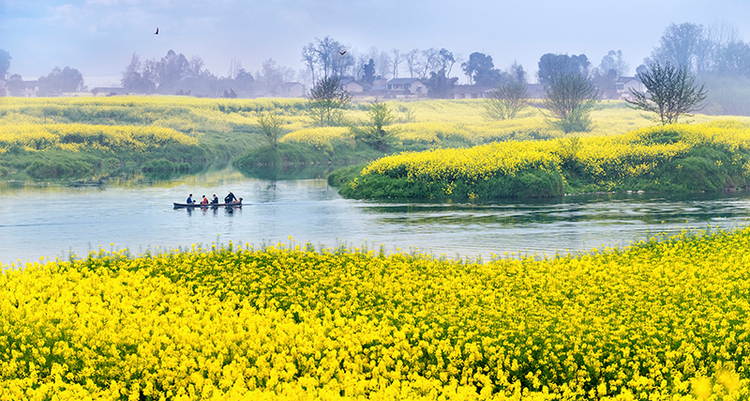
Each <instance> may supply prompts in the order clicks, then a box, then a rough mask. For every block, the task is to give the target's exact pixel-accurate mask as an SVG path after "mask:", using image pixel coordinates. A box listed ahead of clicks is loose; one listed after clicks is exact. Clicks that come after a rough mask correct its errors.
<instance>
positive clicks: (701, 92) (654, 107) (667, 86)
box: [626, 62, 706, 125]
mask: <svg viewBox="0 0 750 401" xmlns="http://www.w3.org/2000/svg"><path fill="white" fill-rule="evenodd" d="M638 78H639V79H640V80H641V82H643V86H645V87H646V90H647V92H645V93H644V92H640V91H636V90H633V89H630V93H631V94H632V95H633V97H634V99H633V100H632V101H631V100H627V99H626V101H627V102H628V103H629V105H630V107H632V108H634V109H637V110H643V111H647V112H652V113H656V114H657V115H658V116H659V119H660V120H661V123H662V125H667V124H672V123H676V122H677V120H678V118H679V117H680V116H681V115H687V116H689V115H690V113H693V112H696V111H700V110H702V109H703V106H701V103H702V102H703V101H704V100H705V99H706V91H705V89H704V88H703V85H701V86H700V88H699V87H698V86H697V85H696V84H695V78H694V77H693V74H691V73H690V71H689V70H688V67H678V66H675V65H673V64H671V63H666V64H664V65H661V64H659V63H658V62H655V63H653V64H652V65H651V66H649V67H648V68H647V69H646V70H643V71H641V72H639V73H638Z"/></svg>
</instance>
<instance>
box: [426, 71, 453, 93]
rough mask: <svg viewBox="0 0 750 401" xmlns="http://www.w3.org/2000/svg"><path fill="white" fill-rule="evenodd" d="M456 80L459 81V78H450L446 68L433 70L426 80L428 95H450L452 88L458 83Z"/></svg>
mask: <svg viewBox="0 0 750 401" xmlns="http://www.w3.org/2000/svg"><path fill="white" fill-rule="evenodd" d="M456 81H458V78H455V77H454V78H448V77H447V76H446V73H445V70H444V69H441V70H440V71H437V72H435V71H433V72H431V73H430V78H429V79H427V81H426V82H425V86H426V87H427V96H429V97H431V98H435V99H444V98H446V97H448V95H449V94H450V91H451V89H453V86H455V85H456Z"/></svg>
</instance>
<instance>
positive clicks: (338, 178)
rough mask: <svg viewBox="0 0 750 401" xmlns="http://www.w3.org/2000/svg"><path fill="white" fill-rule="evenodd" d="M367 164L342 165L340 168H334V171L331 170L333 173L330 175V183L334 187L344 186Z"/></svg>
mask: <svg viewBox="0 0 750 401" xmlns="http://www.w3.org/2000/svg"><path fill="white" fill-rule="evenodd" d="M365 166H366V164H357V165H355V166H348V167H342V168H340V169H337V170H334V171H333V172H331V174H329V175H328V179H327V180H328V185H330V186H332V187H334V188H339V187H341V186H343V185H344V184H346V183H348V182H349V181H351V180H353V179H354V178H355V177H357V176H358V175H359V173H361V172H362V169H363V168H365Z"/></svg>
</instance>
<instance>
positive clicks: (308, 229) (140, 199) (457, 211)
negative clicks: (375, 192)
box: [0, 171, 750, 264]
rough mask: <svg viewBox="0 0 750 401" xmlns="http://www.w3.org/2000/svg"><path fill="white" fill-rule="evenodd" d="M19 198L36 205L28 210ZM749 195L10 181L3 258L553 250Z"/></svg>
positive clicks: (663, 225)
mask: <svg viewBox="0 0 750 401" xmlns="http://www.w3.org/2000/svg"><path fill="white" fill-rule="evenodd" d="M230 190H231V191H233V192H234V193H235V194H236V195H237V196H238V197H242V198H244V201H243V207H242V208H236V209H234V208H230V209H227V208H223V207H221V208H205V209H203V208H199V209H173V207H172V203H173V202H175V201H178V202H179V201H182V200H183V199H184V198H185V196H186V195H187V194H188V193H217V194H221V193H227V192H228V191H230ZM20 201H23V202H24V204H29V205H33V207H30V208H25V209H23V213H21V212H20V211H21V210H19V208H18V206H17V205H18V204H19V202H20ZM749 214H750V194H748V193H733V194H704V195H690V196H673V195H670V196H665V195H647V194H645V195H636V194H632V195H590V196H569V197H565V198H561V199H547V200H528V201H523V202H511V201H502V202H500V201H494V202H472V203H446V202H424V201H423V202H397V203H387V202H368V201H353V200H346V199H342V198H341V197H340V196H339V195H338V194H337V192H336V190H335V189H333V188H330V187H328V185H327V184H326V182H325V181H324V180H320V179H318V180H292V181H269V180H259V179H251V178H247V177H244V176H242V175H241V174H239V173H236V172H234V171H226V172H225V173H221V172H212V173H207V174H205V175H201V176H195V177H182V178H180V179H178V180H172V181H169V182H168V183H161V182H156V183H146V184H143V185H140V186H137V185H133V184H132V183H122V185H113V186H107V187H76V188H71V187H62V186H54V185H22V184H16V183H5V184H2V185H0V263H4V264H9V263H11V262H15V261H16V260H17V259H22V260H38V259H39V258H40V257H51V258H54V257H56V256H61V257H64V256H65V255H66V254H67V253H68V252H69V251H70V250H73V251H74V252H75V253H77V254H79V255H85V254H86V253H87V252H88V251H90V250H96V249H98V248H99V247H103V248H105V249H110V248H114V249H122V248H125V247H128V248H130V250H131V252H132V253H135V254H137V253H141V252H145V251H149V250H153V249H157V250H169V249H173V248H178V247H190V245H191V244H194V243H201V244H204V245H208V244H211V243H212V242H216V241H220V242H221V243H223V244H226V243H228V242H229V241H232V242H234V243H235V244H237V243H239V244H249V245H258V244H261V243H266V244H275V243H278V242H282V243H288V242H289V237H290V236H291V237H292V238H294V240H296V241H298V242H301V243H305V242H310V243H312V244H313V245H316V246H325V247H329V248H334V247H336V246H338V245H340V244H345V245H349V246H360V245H362V244H367V245H368V246H369V247H371V248H377V247H379V246H380V245H381V244H382V245H383V246H384V247H385V249H386V250H387V251H393V250H395V249H397V248H400V249H402V250H409V249H419V250H422V251H426V252H429V253H433V254H436V255H440V254H445V255H448V256H450V257H452V256H455V255H456V254H460V255H464V256H472V257H476V256H482V257H483V258H485V259H488V258H490V257H491V256H492V255H503V254H504V253H506V252H522V253H528V254H534V253H538V254H540V255H554V254H556V253H565V252H567V251H588V250H591V249H593V248H600V247H601V246H602V245H605V246H618V245H619V246H622V245H627V244H629V243H630V242H632V241H637V240H642V239H646V238H648V237H649V236H651V235H655V234H657V233H660V232H667V233H675V232H678V231H679V230H681V229H683V228H687V229H695V228H698V229H701V228H705V227H706V226H707V225H709V224H710V225H711V226H720V227H738V226H744V225H745V224H747V216H748V215H749Z"/></svg>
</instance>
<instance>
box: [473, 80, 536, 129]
mask: <svg viewBox="0 0 750 401" xmlns="http://www.w3.org/2000/svg"><path fill="white" fill-rule="evenodd" d="M528 106H529V91H528V86H527V84H526V81H519V80H516V79H513V80H510V81H509V82H506V83H504V84H501V85H498V86H497V87H496V88H495V89H493V90H492V91H491V92H490V96H489V97H488V98H487V99H486V102H485V104H484V107H485V114H486V116H487V117H489V118H491V119H499V120H512V119H514V118H516V117H517V116H518V114H519V113H520V112H521V111H522V110H523V109H525V108H526V107H528Z"/></svg>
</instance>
